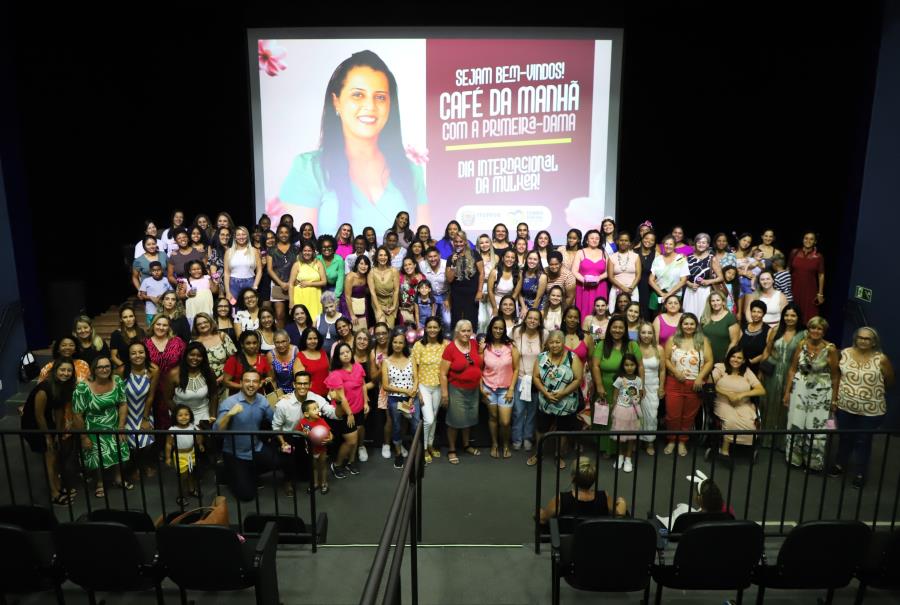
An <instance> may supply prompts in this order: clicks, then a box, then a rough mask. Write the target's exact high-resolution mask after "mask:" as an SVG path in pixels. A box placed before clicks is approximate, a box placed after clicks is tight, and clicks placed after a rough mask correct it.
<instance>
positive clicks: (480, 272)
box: [447, 231, 484, 327]
mask: <svg viewBox="0 0 900 605" xmlns="http://www.w3.org/2000/svg"><path fill="white" fill-rule="evenodd" d="M467 242H468V238H467V237H466V233H465V231H459V232H457V233H456V235H454V236H453V242H452V243H453V254H451V255H450V259H449V261H448V262H447V283H448V284H450V324H451V327H452V326H455V325H456V323H457V322H458V321H459V320H461V319H468V320H469V321H471V322H472V325H473V326H477V325H478V306H479V305H480V304H481V297H482V292H481V290H482V286H483V285H484V263H483V262H482V260H481V258H475V255H474V254H473V253H472V249H471V248H469V246H468V243H467Z"/></svg>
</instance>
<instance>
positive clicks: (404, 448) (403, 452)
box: [400, 443, 409, 458]
mask: <svg viewBox="0 0 900 605" xmlns="http://www.w3.org/2000/svg"><path fill="white" fill-rule="evenodd" d="M400 453H401V454H402V455H403V457H404V458H406V457H407V456H409V450H407V449H406V446H405V445H403V444H402V443H401V444H400Z"/></svg>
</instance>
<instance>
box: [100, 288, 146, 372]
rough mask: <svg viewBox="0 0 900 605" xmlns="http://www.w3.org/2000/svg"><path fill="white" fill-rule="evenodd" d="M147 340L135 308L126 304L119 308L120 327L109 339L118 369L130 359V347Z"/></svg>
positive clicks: (110, 349) (112, 356) (113, 358)
mask: <svg viewBox="0 0 900 605" xmlns="http://www.w3.org/2000/svg"><path fill="white" fill-rule="evenodd" d="M145 338H147V334H146V333H145V332H144V328H142V327H141V326H140V324H138V322H137V318H136V317H135V315H134V307H132V306H131V305H130V304H128V303H125V304H124V305H122V306H121V307H119V327H118V329H116V330H114V331H113V333H112V334H111V335H110V337H109V352H110V357H111V359H112V360H113V365H114V366H115V367H116V368H121V367H122V365H124V364H125V360H126V359H128V345H130V344H131V343H133V342H143V341H144V339H145Z"/></svg>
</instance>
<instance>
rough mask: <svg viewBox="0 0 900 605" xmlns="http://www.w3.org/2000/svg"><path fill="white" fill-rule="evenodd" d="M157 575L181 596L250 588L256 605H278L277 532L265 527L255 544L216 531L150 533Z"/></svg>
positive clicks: (177, 528) (186, 528) (184, 528)
mask: <svg viewBox="0 0 900 605" xmlns="http://www.w3.org/2000/svg"><path fill="white" fill-rule="evenodd" d="M156 537H157V543H158V547H159V563H160V564H161V565H162V570H163V573H164V574H165V575H166V576H167V577H169V578H170V579H171V580H172V581H173V582H175V584H177V585H178V589H179V591H180V592H181V603H182V605H187V603H188V600H187V591H188V590H203V591H213V592H218V591H223V590H243V589H245V588H250V587H253V588H254V589H255V592H256V603H257V605H278V571H277V569H276V561H275V556H276V547H277V546H278V527H277V525H276V524H275V523H271V522H270V523H268V524H266V526H265V527H264V528H263V530H262V532H261V533H260V535H259V537H258V538H246V539H245V540H244V541H243V542H242V541H241V536H240V535H239V534H238V533H237V532H236V531H235V530H233V529H231V528H228V527H222V526H219V525H167V526H165V527H160V528H159V530H157V533H156Z"/></svg>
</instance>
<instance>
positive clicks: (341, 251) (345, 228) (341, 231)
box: [334, 223, 353, 258]
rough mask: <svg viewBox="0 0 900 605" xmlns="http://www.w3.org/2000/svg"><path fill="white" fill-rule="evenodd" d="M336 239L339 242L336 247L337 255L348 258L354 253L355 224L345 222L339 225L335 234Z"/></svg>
mask: <svg viewBox="0 0 900 605" xmlns="http://www.w3.org/2000/svg"><path fill="white" fill-rule="evenodd" d="M334 241H335V242H337V247H336V248H335V249H334V253H335V254H336V255H338V256H340V257H341V258H347V257H348V256H349V255H351V254H353V225H351V224H350V223H344V224H343V225H341V226H340V227H338V231H337V233H335V234H334Z"/></svg>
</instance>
